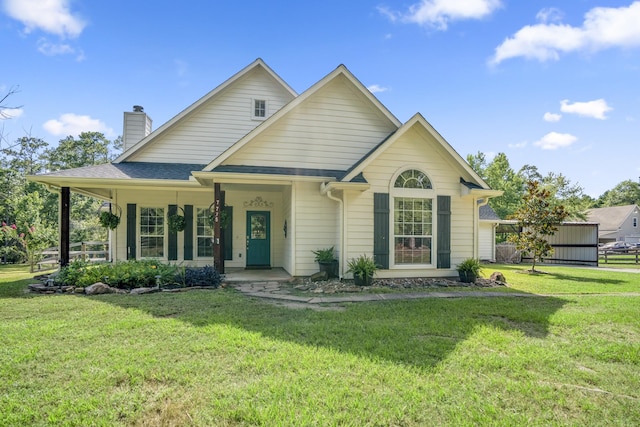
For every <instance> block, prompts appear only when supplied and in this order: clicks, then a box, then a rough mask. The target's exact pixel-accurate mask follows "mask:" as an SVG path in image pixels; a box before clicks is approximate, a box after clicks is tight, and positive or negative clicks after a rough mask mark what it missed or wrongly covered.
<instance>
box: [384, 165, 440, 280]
mask: <svg viewBox="0 0 640 427" xmlns="http://www.w3.org/2000/svg"><path fill="white" fill-rule="evenodd" d="M412 169H414V170H417V171H419V172H421V173H423V174H424V175H425V176H426V177H427V179H429V182H430V183H431V188H429V189H425V188H401V187H395V183H396V181H397V179H398V177H399V176H400V175H402V174H403V173H404V172H406V171H408V170H412ZM397 197H406V198H415V199H430V200H431V263H429V264H397V263H396V248H395V239H396V234H395V215H396V213H395V199H396V198H397ZM437 212H438V193H437V192H436V188H435V185H434V182H433V180H432V179H431V177H430V176H429V174H428V173H427V172H426V171H425V170H424V169H422V168H421V167H419V166H417V165H404V166H403V167H401V168H399V169H398V170H397V171H396V173H395V174H394V175H393V176H392V177H391V180H390V182H389V239H388V240H389V269H396V270H399V269H402V270H424V269H435V268H436V267H437V265H438V260H437V256H438V251H437V250H436V248H437V246H436V245H437V239H438V235H437V231H438V215H437Z"/></svg>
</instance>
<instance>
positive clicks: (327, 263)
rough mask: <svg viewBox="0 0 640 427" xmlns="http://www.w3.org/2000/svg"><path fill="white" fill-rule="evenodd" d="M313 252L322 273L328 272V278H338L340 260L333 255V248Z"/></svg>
mask: <svg viewBox="0 0 640 427" xmlns="http://www.w3.org/2000/svg"><path fill="white" fill-rule="evenodd" d="M312 252H313V254H314V255H315V256H316V258H315V261H316V262H317V263H318V265H319V266H320V271H321V272H322V271H324V272H326V273H327V277H328V278H332V277H338V260H337V259H336V258H335V256H334V255H333V246H331V247H330V248H325V249H318V250H316V251H312Z"/></svg>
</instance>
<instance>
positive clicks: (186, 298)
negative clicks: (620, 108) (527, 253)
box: [0, 266, 640, 426]
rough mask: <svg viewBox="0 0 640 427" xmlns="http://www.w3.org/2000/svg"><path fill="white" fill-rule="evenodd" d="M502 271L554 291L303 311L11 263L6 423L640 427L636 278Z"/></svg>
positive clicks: (1, 287) (526, 287)
mask: <svg viewBox="0 0 640 427" xmlns="http://www.w3.org/2000/svg"><path fill="white" fill-rule="evenodd" d="M494 268H495V270H499V271H503V272H504V273H505V275H506V276H507V279H508V281H509V283H510V286H511V288H512V289H517V290H519V291H522V292H528V293H531V294H533V293H540V294H553V295H547V296H530V297H513V296H509V295H508V294H505V297H500V298H474V297H464V298H455V299H424V300H403V301H387V302H371V303H357V304H350V305H347V306H346V307H345V310H343V311H312V310H292V309H289V308H285V307H279V306H274V305H272V304H268V303H267V302H265V301H263V300H259V299H250V298H248V297H245V296H243V295H241V294H239V293H237V292H235V291H234V290H232V289H218V290H194V291H190V292H184V293H171V294H168V293H160V294H151V295H140V296H132V295H116V294H110V295H101V296H95V297H86V296H78V295H52V296H39V295H38V296H34V295H31V294H26V293H25V292H24V289H25V286H26V284H27V283H29V281H28V280H23V279H25V278H28V277H29V275H28V274H27V273H26V269H20V268H16V267H6V266H0V425H109V426H111V425H202V426H209V425H216V426H238V425H268V426H273V425H276V426H277V425H283V426H302V425H305V426H306V425H321V426H325V425H357V426H366V425H371V426H374V425H377V426H389V425H403V426H422V425H455V426H459V425H550V424H551V425H553V424H555V425H640V388H639V387H638V385H639V384H640V374H639V372H640V319H639V317H638V313H639V312H640V297H639V296H637V295H638V294H640V284H639V282H640V274H633V273H621V272H608V271H606V272H605V271H597V270H587V269H571V268H567V267H546V266H542V267H541V269H542V270H544V271H546V272H547V273H548V274H545V275H527V274H522V273H518V272H517V270H522V269H524V268H526V267H525V266H518V267H512V266H494V267H492V269H491V270H493V269H494ZM489 274H490V272H489ZM583 293H585V295H581V294H583ZM628 294H635V295H636V296H628Z"/></svg>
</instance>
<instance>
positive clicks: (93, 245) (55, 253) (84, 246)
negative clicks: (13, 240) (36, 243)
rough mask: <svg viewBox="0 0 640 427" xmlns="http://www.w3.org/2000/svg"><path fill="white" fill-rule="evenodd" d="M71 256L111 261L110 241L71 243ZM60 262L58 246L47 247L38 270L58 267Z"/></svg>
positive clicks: (92, 260)
mask: <svg viewBox="0 0 640 427" xmlns="http://www.w3.org/2000/svg"><path fill="white" fill-rule="evenodd" d="M69 258H70V259H72V260H76V259H82V260H85V261H88V262H109V261H111V259H110V258H109V242H98V241H93V242H78V243H71V244H70V245H69ZM59 262H60V251H59V249H58V247H57V246H56V247H52V248H47V249H45V250H44V251H43V252H42V259H41V260H40V261H39V262H38V270H42V269H49V268H57V267H58V265H59Z"/></svg>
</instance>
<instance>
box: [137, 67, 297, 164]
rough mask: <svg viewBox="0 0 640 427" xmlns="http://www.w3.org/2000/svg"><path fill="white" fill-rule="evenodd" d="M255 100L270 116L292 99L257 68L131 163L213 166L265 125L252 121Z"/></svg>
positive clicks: (177, 125)
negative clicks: (262, 101) (222, 156)
mask: <svg viewBox="0 0 640 427" xmlns="http://www.w3.org/2000/svg"><path fill="white" fill-rule="evenodd" d="M254 98H258V99H265V100H267V117H269V116H271V115H272V114H273V113H275V112H276V111H277V110H279V109H280V108H282V106H283V105H285V104H286V103H288V102H289V101H290V100H291V99H292V97H291V94H290V93H288V92H287V91H285V90H284V89H283V88H282V86H280V84H279V83H277V82H276V81H275V80H273V78H272V77H271V76H270V75H269V74H268V73H267V72H266V71H265V70H263V69H261V68H256V69H254V70H252V71H250V72H249V73H247V74H246V75H245V76H243V77H242V78H240V79H239V80H238V81H236V82H235V83H234V84H233V85H231V86H230V87H228V88H226V89H225V90H223V91H222V92H221V93H219V94H217V96H215V97H213V98H212V99H211V100H209V102H208V103H206V104H204V105H201V106H200V107H199V108H197V109H196V110H195V111H193V112H192V113H191V114H190V115H189V116H187V117H184V118H183V119H182V120H181V121H180V123H177V124H176V125H175V126H174V127H173V128H171V129H168V130H167V131H165V132H164V134H162V135H160V136H159V137H157V138H156V139H155V140H154V141H153V143H152V144H148V146H147V147H144V148H142V149H141V150H140V151H139V152H137V153H135V154H133V155H132V156H131V157H130V158H128V159H127V161H135V162H167V163H169V162H170V163H195V164H198V163H201V164H206V163H209V162H210V161H211V160H213V159H214V158H216V157H217V156H218V155H220V154H221V153H222V152H223V151H225V150H226V149H227V148H229V147H230V146H231V145H232V144H233V143H235V142H236V141H238V140H239V139H240V138H242V137H243V136H244V135H246V134H247V133H249V132H250V131H251V130H252V129H253V128H255V127H256V126H258V125H259V124H261V123H262V121H263V120H253V119H252V111H253V106H252V100H253V99H254Z"/></svg>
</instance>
